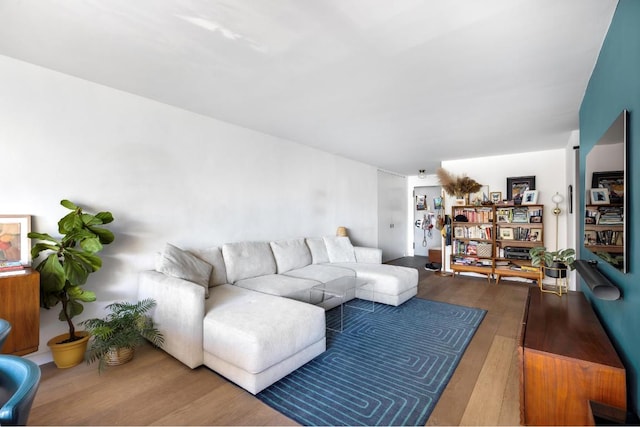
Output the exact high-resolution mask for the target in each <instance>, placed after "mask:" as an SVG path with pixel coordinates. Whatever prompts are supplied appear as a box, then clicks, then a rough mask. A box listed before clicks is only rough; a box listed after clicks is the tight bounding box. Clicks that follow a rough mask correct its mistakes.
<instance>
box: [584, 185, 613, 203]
mask: <svg viewBox="0 0 640 427" xmlns="http://www.w3.org/2000/svg"><path fill="white" fill-rule="evenodd" d="M589 192H590V193H591V204H592V205H608V204H609V203H610V202H609V189H608V188H592V189H590V190H589Z"/></svg>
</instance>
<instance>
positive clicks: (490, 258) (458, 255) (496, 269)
mask: <svg viewBox="0 0 640 427" xmlns="http://www.w3.org/2000/svg"><path fill="white" fill-rule="evenodd" d="M451 212H452V218H453V221H452V225H451V227H452V253H451V269H452V270H453V273H454V275H455V274H456V273H457V274H459V273H462V272H471V273H477V274H483V275H486V276H487V279H488V280H491V277H495V278H496V283H499V282H500V279H501V278H502V277H521V278H525V279H529V280H534V281H536V282H538V285H539V284H540V282H541V281H542V271H541V270H540V269H539V268H537V267H532V266H531V262H530V261H529V249H531V248H533V247H536V246H544V222H543V213H544V205H537V204H536V205H515V206H501V205H499V206H454V207H453V208H452V210H451ZM465 219H466V221H465Z"/></svg>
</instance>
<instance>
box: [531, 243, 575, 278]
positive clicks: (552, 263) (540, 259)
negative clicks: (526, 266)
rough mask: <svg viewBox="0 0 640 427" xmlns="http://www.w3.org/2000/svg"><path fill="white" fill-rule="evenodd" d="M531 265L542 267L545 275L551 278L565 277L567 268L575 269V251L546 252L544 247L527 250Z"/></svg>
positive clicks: (569, 249)
mask: <svg viewBox="0 0 640 427" xmlns="http://www.w3.org/2000/svg"><path fill="white" fill-rule="evenodd" d="M529 255H531V265H533V266H536V267H541V266H542V267H544V271H545V274H546V275H547V276H549V277H553V278H556V279H558V278H562V277H567V268H568V269H570V270H573V269H575V266H574V265H573V262H574V261H575V260H576V251H575V250H574V249H571V248H567V249H558V250H557V251H553V252H552V251H548V250H547V248H545V247H544V246H537V247H535V248H531V249H530V250H529Z"/></svg>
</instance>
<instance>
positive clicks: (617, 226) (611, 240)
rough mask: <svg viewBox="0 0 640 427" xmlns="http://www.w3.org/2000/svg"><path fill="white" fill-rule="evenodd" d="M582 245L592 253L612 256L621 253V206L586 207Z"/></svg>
mask: <svg viewBox="0 0 640 427" xmlns="http://www.w3.org/2000/svg"><path fill="white" fill-rule="evenodd" d="M584 245H585V247H586V248H587V249H589V250H591V251H592V252H608V253H610V254H612V255H614V256H615V255H620V254H622V253H623V248H624V218H623V207H622V205H620V204H607V205H587V210H586V215H585V224H584Z"/></svg>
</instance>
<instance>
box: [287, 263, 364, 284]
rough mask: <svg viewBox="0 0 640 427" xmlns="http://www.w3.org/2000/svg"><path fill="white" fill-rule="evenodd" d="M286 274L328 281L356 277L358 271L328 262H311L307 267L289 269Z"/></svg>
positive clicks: (323, 281) (322, 281)
mask: <svg viewBox="0 0 640 427" xmlns="http://www.w3.org/2000/svg"><path fill="white" fill-rule="evenodd" d="M284 275H285V276H291V277H299V278H302V279H310V280H317V281H318V282H321V283H327V282H330V281H331V280H335V279H339V278H340V277H345V276H347V277H355V276H356V273H355V271H353V270H352V269H349V268H343V267H335V266H333V265H327V264H311V265H307V266H306V267H302V268H298V269H295V270H290V271H287V272H286V273H284Z"/></svg>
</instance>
